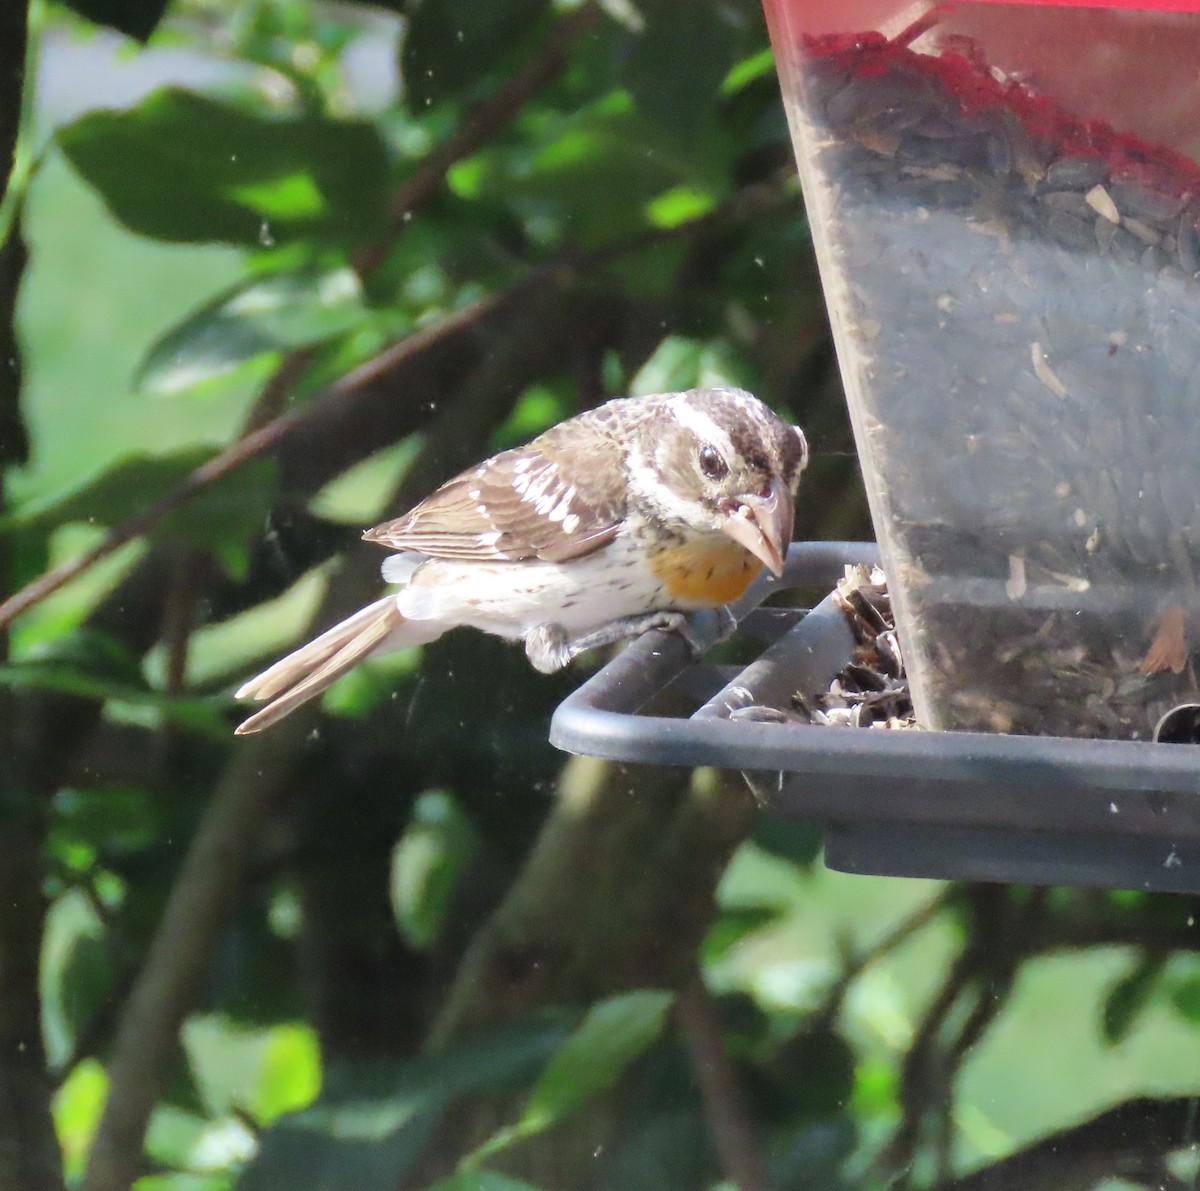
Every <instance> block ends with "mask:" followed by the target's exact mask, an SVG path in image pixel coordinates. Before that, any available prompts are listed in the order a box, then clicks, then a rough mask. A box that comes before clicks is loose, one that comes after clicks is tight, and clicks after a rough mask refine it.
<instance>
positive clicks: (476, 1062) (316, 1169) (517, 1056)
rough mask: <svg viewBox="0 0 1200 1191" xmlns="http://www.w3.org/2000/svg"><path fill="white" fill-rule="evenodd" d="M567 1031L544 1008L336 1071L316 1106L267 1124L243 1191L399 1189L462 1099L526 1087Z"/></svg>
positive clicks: (329, 1075) (241, 1184)
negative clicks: (400, 1056) (433, 1048)
mask: <svg viewBox="0 0 1200 1191" xmlns="http://www.w3.org/2000/svg"><path fill="white" fill-rule="evenodd" d="M566 1035H567V1027H566V1025H565V1024H564V1023H563V1021H562V1020H561V1019H560V1018H558V1017H555V1016H547V1015H541V1016H537V1017H533V1018H526V1019H522V1020H520V1021H515V1022H510V1023H508V1024H506V1025H504V1026H501V1027H499V1028H497V1029H495V1030H491V1031H489V1032H488V1033H486V1034H483V1035H480V1036H477V1037H474V1038H466V1039H463V1040H462V1041H461V1042H457V1043H455V1044H453V1045H451V1046H448V1047H447V1048H446V1049H445V1050H442V1051H439V1052H437V1053H435V1054H429V1055H423V1056H421V1057H419V1058H415V1059H411V1060H407V1061H401V1062H395V1061H383V1060H379V1061H375V1062H372V1063H364V1062H357V1063H344V1064H342V1065H341V1066H340V1067H338V1068H334V1069H331V1070H330V1071H329V1072H327V1078H326V1084H325V1090H324V1092H323V1093H322V1095H321V1098H320V1099H319V1100H318V1101H317V1103H316V1104H314V1105H313V1106H312V1107H311V1108H308V1109H305V1110H304V1111H303V1112H299V1113H295V1114H292V1115H289V1116H284V1117H281V1118H280V1119H279V1120H278V1121H277V1122H276V1123H275V1124H274V1125H272V1126H271V1127H270V1128H268V1129H267V1130H265V1131H264V1133H263V1134H262V1138H261V1147H260V1150H259V1153H258V1155H257V1156H256V1157H255V1158H254V1159H253V1160H252V1161H251V1163H250V1164H249V1166H248V1167H247V1169H246V1171H245V1173H244V1175H243V1176H242V1178H241V1180H240V1181H239V1183H238V1191H296V1189H297V1188H300V1187H303V1188H304V1191H348V1189H349V1188H353V1189H354V1191H395V1188H396V1186H397V1185H398V1183H399V1181H400V1180H401V1179H402V1177H403V1175H404V1173H405V1171H406V1170H407V1169H408V1167H409V1166H410V1165H411V1163H413V1162H414V1161H415V1160H416V1159H417V1157H418V1156H419V1154H420V1153H421V1151H422V1149H423V1148H424V1146H425V1143H426V1141H427V1140H428V1137H429V1133H430V1131H431V1130H432V1129H433V1127H434V1126H435V1125H436V1123H437V1121H438V1120H439V1118H440V1117H441V1114H442V1113H443V1111H444V1110H445V1109H446V1106H447V1105H449V1104H450V1103H451V1102H452V1101H453V1100H454V1098H455V1097H457V1096H460V1095H464V1094H467V1093H470V1092H474V1091H481V1090H485V1089H503V1090H510V1089H512V1088H513V1087H516V1086H520V1085H521V1084H523V1083H525V1082H526V1081H528V1080H529V1079H530V1078H532V1076H533V1075H534V1074H535V1073H536V1072H537V1071H538V1070H539V1068H541V1067H542V1065H543V1064H545V1062H546V1060H547V1059H548V1058H549V1057H550V1055H551V1054H552V1053H553V1052H554V1050H555V1049H556V1048H557V1047H558V1046H559V1045H561V1043H562V1041H563V1039H564V1038H565V1037H566Z"/></svg>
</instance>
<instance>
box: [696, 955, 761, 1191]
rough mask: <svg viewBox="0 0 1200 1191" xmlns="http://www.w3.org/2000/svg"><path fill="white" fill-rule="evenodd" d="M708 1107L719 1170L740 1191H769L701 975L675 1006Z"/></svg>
mask: <svg viewBox="0 0 1200 1191" xmlns="http://www.w3.org/2000/svg"><path fill="white" fill-rule="evenodd" d="M675 1012H676V1015H677V1017H678V1018H679V1024H680V1026H681V1027H682V1028H683V1036H684V1039H685V1040H686V1042H687V1048H688V1053H689V1054H690V1055H691V1058H692V1071H693V1072H694V1073H695V1076H696V1084H697V1086H698V1087H699V1088H700V1096H701V1099H702V1100H703V1102H704V1119H705V1121H706V1122H707V1124H708V1131H709V1134H710V1135H711V1136H712V1139H713V1144H714V1145H715V1146H716V1147H717V1153H718V1155H719V1156H720V1159H721V1170H722V1172H723V1173H724V1175H725V1177H726V1178H727V1179H728V1180H729V1181H730V1182H731V1183H733V1185H734V1186H735V1187H737V1188H738V1191H766V1188H767V1187H768V1185H769V1183H768V1175H767V1159H766V1155H765V1154H764V1153H763V1150H762V1145H761V1144H760V1142H759V1139H758V1136H757V1134H756V1132H755V1129H754V1123H753V1121H752V1120H751V1118H750V1111H749V1109H748V1108H747V1107H746V1101H745V1097H744V1096H743V1095H742V1088H741V1085H740V1084H739V1082H738V1078H737V1072H736V1071H735V1070H734V1067H733V1064H732V1063H731V1062H730V1061H729V1054H728V1052H727V1051H726V1050H725V1036H724V1034H723V1033H722V1030H721V1020H720V1017H719V1016H718V1015H717V1009H716V1006H715V1005H714V1004H713V1001H712V997H711V996H709V992H708V989H707V988H705V987H704V982H703V980H702V978H701V976H700V974H699V973H698V972H697V973H696V974H695V975H694V976H693V977H692V978H691V980H689V981H688V982H687V983H686V984H685V985H684V986H683V987H682V988H681V989H680V990H679V996H678V999H677V1001H676V1005H675Z"/></svg>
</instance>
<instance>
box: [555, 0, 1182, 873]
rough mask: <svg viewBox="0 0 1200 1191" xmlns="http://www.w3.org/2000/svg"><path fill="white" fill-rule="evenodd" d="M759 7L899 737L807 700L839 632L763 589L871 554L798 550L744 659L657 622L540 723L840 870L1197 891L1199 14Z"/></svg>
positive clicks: (816, 613) (795, 4) (831, 663)
mask: <svg viewBox="0 0 1200 1191" xmlns="http://www.w3.org/2000/svg"><path fill="white" fill-rule="evenodd" d="M764 3H765V7H766V12H767V17H768V23H769V26H770V31H771V38H772V42H773V45H774V51H775V58H776V63H777V66H778V70H779V76H780V81H781V84H782V90H783V95H784V100H785V104H786V107H787V113H788V118H789V121H790V124H791V129H792V133H793V138H794V143H795V150H796V159H797V163H798V166H799V172H800V178H801V183H802V185H803V189H804V197H805V203H806V206H807V210H808V215H809V220H810V224H811V228H812V236H813V240H814V243H815V246H816V250H817V257H818V263H819V265H820V269H821V277H822V282H823V285H824V288H825V294H826V299H827V302H828V307H829V314H830V320H831V323H832V327H833V333H834V339H835V343H836V347H837V352H838V358H839V363H840V366H841V371H842V377H843V380H844V386H845V390H846V394H847V399H848V402H849V407H850V414H851V420H852V423H853V426H854V432H855V436H856V440H857V446H858V450H859V455H860V459H861V463H862V469H863V474H864V477H865V480H866V486H867V491H868V496H869V499H870V503H871V511H872V516H873V519H874V523H875V529H876V533H877V537H878V541H879V548H880V552H881V554H882V561H883V564H884V570H885V572H886V575H887V579H888V581H889V583H890V593H891V597H892V601H893V605H894V612H895V628H896V637H897V638H898V640H899V642H900V645H901V649H902V654H903V659H904V661H905V662H906V663H907V673H908V679H909V682H910V685H911V694H912V700H913V703H914V705H915V710H916V718H917V721H918V723H919V726H920V728H919V730H915V731H877V730H867V731H863V730H859V729H857V728H853V727H849V728H847V727H830V726H816V725H815V724H814V723H813V722H811V717H808V718H806V717H804V716H798V715H797V714H796V709H797V708H799V709H800V710H801V711H803V710H804V709H805V707H806V706H807V705H811V699H812V697H813V696H814V695H815V694H817V693H819V692H821V691H823V690H825V689H826V688H827V687H828V686H829V684H830V681H831V679H832V680H834V681H837V679H836V678H835V676H837V675H839V674H842V673H845V672H846V670H845V668H846V667H847V664H848V663H851V659H852V658H854V657H855V656H856V652H855V651H856V642H855V639H854V636H853V633H852V631H851V629H850V628H849V627H848V623H847V618H846V616H845V609H844V608H843V607H840V606H839V605H838V603H837V601H836V600H832V599H831V600H827V601H825V602H824V603H822V604H820V605H818V606H817V607H816V608H815V609H813V610H812V611H811V612H809V613H808V614H807V615H806V616H799V615H798V614H797V613H796V612H794V611H790V610H787V609H784V608H774V609H772V608H766V607H761V608H760V607H758V605H759V603H760V602H761V601H762V600H763V599H765V598H766V597H767V596H768V595H770V594H771V593H772V592H773V591H777V590H778V589H779V587H781V586H782V587H785V588H786V587H788V586H791V587H797V588H799V587H802V586H807V585H810V584H814V583H819V584H832V583H834V582H836V581H837V576H838V574H839V573H840V572H841V569H842V567H843V565H844V564H846V563H863V562H867V563H869V562H871V561H873V559H874V557H875V555H874V547H873V546H871V545H868V544H854V543H816V544H806V545H797V546H794V547H793V549H792V553H791V556H790V559H789V564H788V569H787V571H786V573H785V575H784V577H783V580H782V581H779V582H776V581H774V580H771V579H764V580H761V581H760V582H759V583H757V584H756V585H755V586H754V587H753V588H752V589H751V591H750V592H749V593H748V594H747V596H746V597H745V599H744V600H743V601H742V603H741V605H739V607H738V608H736V609H735V613H737V614H738V615H739V616H744V617H745V620H744V622H743V625H742V629H743V637H748V638H751V639H752V638H754V637H755V636H757V637H759V638H760V639H761V642H762V644H763V649H762V652H761V655H760V656H759V657H757V659H756V660H754V661H752V662H751V663H750V664H749V665H748V666H746V667H744V668H736V667H728V666H721V665H714V664H712V663H709V662H705V661H696V660H695V659H693V658H692V657H691V656H690V655H689V653H688V649H687V646H686V645H685V644H684V642H683V641H682V639H680V638H678V637H677V636H675V635H673V634H666V633H652V634H649V635H648V636H647V637H646V638H643V639H642V640H640V641H638V642H635V643H634V644H633V645H632V646H631V647H630V648H629V649H628V650H626V651H625V652H624V653H623V654H622V655H620V656H619V657H617V658H616V659H615V660H614V661H612V662H611V663H609V665H608V666H607V667H605V668H604V670H602V671H601V672H600V673H598V674H597V675H596V676H595V677H594V678H592V679H591V680H590V681H589V682H588V683H587V684H585V685H584V686H583V687H582V688H581V689H580V690H579V691H577V692H576V693H575V694H574V695H572V696H571V697H570V698H569V699H568V700H567V701H566V702H565V703H564V704H563V705H562V706H561V707H560V708H559V710H558V712H557V713H556V715H555V719H554V723H553V725H552V733H551V738H552V740H554V741H555V743H557V744H558V745H559V746H560V747H562V748H565V749H568V750H570V751H575V752H585V753H591V754H595V755H599V756H605V757H610V758H614V759H622V760H627V761H641V762H651V763H658V764H671V765H703V764H708V765H718V766H724V767H729V768H737V769H741V770H742V771H743V772H744V773H745V774H746V777H747V779H748V781H749V782H750V785H751V787H752V788H753V789H754V791H755V793H756V795H757V796H758V797H759V798H760V800H761V801H762V802H763V803H764V805H765V806H766V807H767V808H768V809H769V810H770V811H771V812H772V813H775V814H779V815H782V816H785V817H789V818H795V819H802V820H805V821H809V822H813V823H816V824H819V825H820V826H821V827H822V829H823V831H824V835H825V856H826V862H827V863H828V864H830V865H831V866H832V867H837V868H844V869H847V870H850V871H856V872H872V873H883V874H893V875H911V876H928V877H949V878H968V879H975V880H990V881H1014V882H1029V883H1047V884H1078V885H1094V886H1107V887H1114V888H1141V889H1159V890H1175V891H1188V892H1193V893H1197V892H1200V769H1198V768H1197V763H1196V756H1197V754H1196V753H1195V751H1194V748H1190V747H1180V745H1179V744H1171V743H1164V742H1166V741H1178V742H1181V743H1183V744H1185V745H1186V744H1188V743H1190V744H1192V745H1194V744H1195V743H1197V742H1200V698H1198V697H1197V693H1196V687H1197V683H1196V675H1195V671H1194V658H1193V654H1194V645H1195V643H1196V642H1197V641H1200V166H1198V165H1197V160H1198V157H1200V72H1198V71H1197V69H1196V64H1197V62H1200V0H1135V2H1134V3H1128V4H1126V5H1123V6H1122V5H1113V4H1107V3H1104V0H1088V3H1087V6H1082V5H1079V4H1076V3H1044V2H1038V0H1027V2H1025V3H1006V4H999V3H992V2H991V0H962V2H957V3H953V4H944V5H936V6H935V5H930V4H927V3H917V4H902V3H899V2H897V0H764ZM793 602H794V600H793ZM700 636H701V639H702V640H703V635H702V634H700ZM713 639H714V640H715V636H714V637H713ZM851 664H852V663H851ZM681 705H682V708H683V710H682V711H681V710H680V706H681Z"/></svg>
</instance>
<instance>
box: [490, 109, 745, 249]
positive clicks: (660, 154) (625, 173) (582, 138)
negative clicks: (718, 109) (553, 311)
mask: <svg viewBox="0 0 1200 1191" xmlns="http://www.w3.org/2000/svg"><path fill="white" fill-rule="evenodd" d="M731 159H732V145H731V143H730V142H729V140H728V138H726V137H725V136H723V135H722V134H721V133H720V130H714V132H713V135H712V136H710V137H706V138H705V140H704V142H703V144H700V145H697V146H694V147H693V148H692V149H691V150H690V151H689V150H687V149H684V148H683V147H682V146H681V145H680V143H679V141H678V139H677V138H675V137H673V136H671V135H670V134H668V133H666V132H664V130H663V129H662V128H660V127H658V126H657V125H655V124H653V123H651V122H650V121H649V120H647V119H646V117H645V116H644V115H642V114H641V113H640V112H639V111H637V109H636V108H635V107H634V105H633V103H632V102H631V101H630V99H629V97H628V96H627V95H626V94H624V93H623V92H616V93H614V94H612V95H609V96H606V97H604V98H603V99H601V100H599V101H597V102H596V103H593V104H591V105H589V106H587V107H585V108H583V109H581V110H579V111H576V112H572V113H570V114H569V115H567V116H563V117H560V118H558V119H557V120H556V121H554V122H553V123H548V124H547V127H546V128H545V131H544V132H543V133H542V135H541V137H540V138H539V140H538V141H537V143H536V145H535V146H534V147H533V149H532V151H531V150H530V149H529V148H528V147H524V146H522V147H521V148H520V149H518V150H514V151H512V152H510V153H506V152H503V151H500V150H497V151H496V152H495V153H492V154H489V155H488V156H487V157H486V159H485V163H484V165H483V167H482V168H481V175H480V178H479V180H478V185H479V187H480V189H481V190H482V191H483V192H485V193H489V194H502V195H504V197H505V200H506V201H507V202H508V204H509V205H510V207H511V209H512V210H513V211H514V212H515V213H516V214H517V215H518V216H519V217H520V218H521V219H523V220H524V221H525V223H526V225H527V227H528V228H529V229H530V234H531V235H533V236H534V237H535V238H537V239H539V240H543V241H548V240H553V239H554V238H555V237H556V236H560V235H561V236H567V235H569V236H570V237H571V239H572V240H573V241H575V242H577V243H579V244H582V245H585V246H591V245H600V244H606V243H611V242H612V241H613V240H616V239H620V238H622V237H624V236H628V235H630V234H632V233H634V232H636V231H639V230H641V229H643V228H645V227H646V226H647V223H648V215H647V204H650V203H652V202H653V201H654V200H655V199H658V198H659V197H660V196H662V195H663V194H664V193H668V192H671V191H673V190H676V188H687V189H688V190H690V191H692V192H694V193H695V194H703V195H705V196H706V199H705V201H706V202H708V201H712V202H719V201H720V200H721V199H722V198H724V196H725V195H726V194H727V193H728V191H729V186H730V162H731ZM679 193H682V191H680V192H679ZM660 214H661V212H660ZM666 214H667V215H668V216H669V215H670V214H671V211H670V202H669V201H668V210H667V212H666Z"/></svg>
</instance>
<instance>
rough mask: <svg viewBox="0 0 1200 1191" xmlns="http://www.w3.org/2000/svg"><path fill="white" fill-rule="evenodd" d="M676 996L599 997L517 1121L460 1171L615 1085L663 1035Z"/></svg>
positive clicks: (651, 991) (640, 991) (657, 993)
mask: <svg viewBox="0 0 1200 1191" xmlns="http://www.w3.org/2000/svg"><path fill="white" fill-rule="evenodd" d="M674 1000H675V994H674V993H672V992H664V991H661V990H657V989H637V990H635V991H633V992H627V993H618V994H617V995H616V996H612V997H609V998H608V999H607V1000H604V1001H598V1002H597V1003H596V1004H595V1005H593V1006H592V1007H591V1009H589V1010H588V1013H587V1016H586V1017H585V1018H584V1019H583V1022H582V1023H581V1024H580V1025H579V1026H578V1027H577V1028H576V1029H575V1030H574V1031H573V1032H572V1034H571V1036H570V1037H569V1038H568V1039H567V1040H566V1041H565V1042H564V1043H563V1044H562V1046H561V1047H560V1048H559V1049H558V1050H557V1051H556V1052H555V1054H554V1057H553V1058H552V1059H551V1060H550V1062H549V1063H547V1064H546V1068H545V1070H544V1071H543V1072H542V1073H541V1075H539V1076H538V1079H537V1083H535V1084H534V1086H533V1091H532V1092H531V1093H530V1095H529V1099H528V1101H527V1102H526V1104H525V1111H524V1112H523V1113H522V1114H521V1118H520V1120H519V1121H517V1123H516V1124H515V1125H511V1126H509V1127H507V1128H504V1129H501V1130H499V1131H498V1132H497V1133H494V1134H493V1135H492V1136H491V1137H490V1138H488V1140H487V1141H485V1142H484V1143H483V1145H481V1146H480V1147H479V1148H478V1149H477V1150H475V1151H474V1152H473V1153H471V1154H468V1155H467V1156H466V1157H465V1158H464V1159H463V1161H462V1164H461V1168H460V1169H462V1170H475V1169H476V1168H477V1167H478V1166H479V1164H480V1163H481V1162H483V1161H484V1160H485V1159H486V1158H488V1157H490V1156H491V1155H492V1154H494V1153H497V1152H498V1151H499V1150H502V1149H504V1148H505V1147H507V1146H509V1145H511V1144H512V1143H513V1142H515V1141H517V1140H519V1139H520V1138H522V1137H529V1136H530V1135H531V1134H534V1133H540V1132H541V1131H542V1130H544V1129H548V1128H549V1127H550V1126H551V1125H553V1124H556V1123H557V1122H558V1121H561V1120H562V1119H563V1118H564V1117H568V1116H570V1115H571V1114H572V1113H574V1112H577V1111H578V1110H579V1109H581V1108H582V1107H583V1106H584V1105H585V1104H586V1103H587V1102H588V1101H589V1100H590V1099H591V1098H592V1097H593V1096H596V1095H599V1093H601V1092H604V1091H606V1090H607V1089H609V1088H610V1087H612V1086H613V1085H614V1084H615V1083H616V1082H617V1081H618V1080H619V1079H620V1078H621V1076H622V1075H623V1074H624V1073H625V1070H626V1068H628V1067H629V1065H630V1064H631V1063H632V1062H633V1061H634V1060H635V1059H637V1058H639V1057H641V1055H643V1054H645V1052H646V1051H647V1050H648V1049H649V1048H650V1046H651V1045H652V1044H653V1043H654V1041H655V1040H656V1039H657V1038H658V1036H659V1035H660V1034H661V1033H662V1030H663V1026H664V1024H665V1023H666V1019H667V1013H668V1011H669V1010H670V1008H671V1006H672V1004H673V1003H674Z"/></svg>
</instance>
